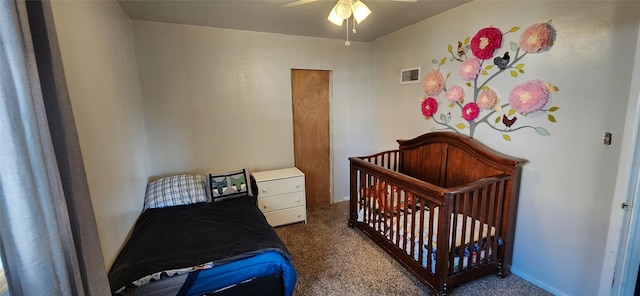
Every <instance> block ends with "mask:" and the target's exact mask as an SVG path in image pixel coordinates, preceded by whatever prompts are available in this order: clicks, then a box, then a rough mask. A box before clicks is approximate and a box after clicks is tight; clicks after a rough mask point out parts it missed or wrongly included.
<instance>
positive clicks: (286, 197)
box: [258, 191, 305, 212]
mask: <svg viewBox="0 0 640 296" xmlns="http://www.w3.org/2000/svg"><path fill="white" fill-rule="evenodd" d="M304 205H305V197H304V192H303V191H299V192H293V193H287V194H281V195H276V196H269V197H261V198H258V206H259V207H260V210H262V211H263V212H270V211H275V210H282V209H287V208H293V207H298V206H304Z"/></svg>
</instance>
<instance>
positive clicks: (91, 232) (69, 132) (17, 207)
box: [0, 0, 110, 296]
mask: <svg viewBox="0 0 640 296" xmlns="http://www.w3.org/2000/svg"><path fill="white" fill-rule="evenodd" d="M0 3H1V4H0V255H1V256H2V261H3V264H4V268H5V274H6V276H7V280H8V283H9V292H10V294H11V295H12V296H18V295H109V294H110V293H109V285H108V280H107V276H106V270H105V266H104V261H103V259H102V251H101V249H100V243H99V238H98V235H97V227H96V223H95V217H94V214H93V207H92V205H91V199H90V196H89V190H88V185H87V180H86V176H85V173H84V165H83V162H82V158H81V153H80V147H79V142H78V138H77V132H76V129H75V124H74V120H73V114H72V112H71V105H70V101H69V98H68V93H67V89H66V83H65V80H64V75H63V69H62V64H61V58H60V54H59V52H58V45H57V40H56V35H55V30H54V28H55V27H54V24H53V18H52V13H51V7H50V3H49V2H46V1H45V2H41V1H26V2H25V1H24V0H16V1H14V0H0Z"/></svg>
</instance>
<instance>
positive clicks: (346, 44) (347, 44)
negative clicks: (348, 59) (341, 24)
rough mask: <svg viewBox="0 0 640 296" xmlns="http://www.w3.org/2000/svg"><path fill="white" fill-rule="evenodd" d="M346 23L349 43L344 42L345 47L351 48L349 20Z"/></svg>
mask: <svg viewBox="0 0 640 296" xmlns="http://www.w3.org/2000/svg"><path fill="white" fill-rule="evenodd" d="M345 23H347V41H345V42H344V46H349V45H351V42H349V20H347V21H346V22H345Z"/></svg>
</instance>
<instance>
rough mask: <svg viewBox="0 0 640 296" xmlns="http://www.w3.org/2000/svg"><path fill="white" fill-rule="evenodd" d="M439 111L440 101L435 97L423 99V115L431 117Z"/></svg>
mask: <svg viewBox="0 0 640 296" xmlns="http://www.w3.org/2000/svg"><path fill="white" fill-rule="evenodd" d="M437 111H438V101H436V99H434V98H431V97H429V98H426V99H424V101H422V115H424V116H425V117H431V116H433V114H436V112H437Z"/></svg>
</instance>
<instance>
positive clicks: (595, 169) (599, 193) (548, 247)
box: [370, 1, 640, 295]
mask: <svg viewBox="0 0 640 296" xmlns="http://www.w3.org/2000/svg"><path fill="white" fill-rule="evenodd" d="M549 20H552V24H553V26H554V27H555V28H556V30H557V38H556V42H555V45H554V46H553V48H552V49H551V50H549V51H548V52H544V53H539V54H530V55H528V56H526V57H525V58H524V59H522V60H521V62H522V63H524V64H525V68H524V69H525V73H524V74H520V75H519V76H518V78H517V79H516V78H513V77H511V76H510V75H509V73H503V74H502V76H504V77H498V78H496V79H494V80H492V81H491V83H490V84H489V86H490V87H492V88H493V89H494V90H495V91H496V92H497V93H498V96H499V98H500V99H501V100H502V102H503V103H505V102H507V100H508V94H509V91H510V90H511V88H512V87H514V86H515V85H516V84H518V83H521V82H524V81H527V80H531V79H543V80H545V81H549V82H551V83H552V84H554V85H556V86H558V87H559V88H560V91H558V92H557V93H554V94H553V95H552V101H551V104H552V105H554V106H559V107H560V109H559V111H557V113H555V116H556V118H557V123H551V122H549V121H548V119H547V117H546V116H545V115H544V114H543V115H542V116H535V115H531V116H527V117H524V116H521V115H520V114H517V116H518V117H519V119H518V120H519V122H517V124H516V125H514V126H513V127H514V128H515V127H518V126H524V125H532V126H542V127H545V128H547V130H548V131H549V132H550V133H551V136H547V137H544V136H540V135H538V134H537V133H536V132H535V131H533V130H531V129H529V130H521V131H518V132H514V133H511V134H510V136H511V138H512V141H511V142H507V141H505V140H503V139H502V134H501V133H499V132H497V131H494V130H492V129H491V128H489V127H488V126H487V125H484V126H480V127H478V129H477V130H476V133H475V137H476V138H477V139H479V140H480V141H482V142H484V143H485V144H487V145H489V146H492V147H494V148H496V149H497V150H499V151H501V152H503V153H507V154H510V155H513V156H517V157H522V158H525V159H527V160H528V161H529V162H528V163H527V164H526V165H525V166H524V168H523V174H522V185H521V190H520V203H519V208H518V219H517V227H516V241H515V247H514V258H513V267H512V271H513V272H514V273H515V274H517V275H519V276H521V277H524V278H525V279H527V280H529V281H531V282H533V283H535V284H536V285H539V286H541V287H543V288H545V289H547V290H548V291H550V292H552V293H554V294H556V295H595V294H596V293H597V292H596V291H598V288H599V285H600V275H601V270H602V268H603V256H604V254H605V251H609V250H605V246H606V241H607V234H608V231H609V217H610V216H611V211H612V205H613V204H614V203H613V200H614V199H613V196H614V192H615V189H616V176H617V172H618V167H619V159H620V157H621V154H620V151H621V143H622V138H623V132H624V128H625V116H627V112H626V109H627V104H628V102H629V98H630V97H633V96H635V98H636V99H635V100H637V96H638V93H637V82H635V83H636V85H635V87H634V89H636V93H635V94H630V93H629V90H630V89H632V86H633V84H632V81H631V74H632V70H633V61H634V58H637V57H636V52H638V49H636V39H637V36H638V25H639V20H640V2H605V1H593V2H575V1H556V2H551V1H546V2H540V1H512V2H509V1H474V2H471V3H468V4H465V5H463V6H461V7H458V8H455V9H453V10H450V11H447V12H445V13H442V14H440V15H438V16H436V17H432V18H430V19H427V20H425V21H422V22H420V23H417V24H415V25H413V26H410V27H408V28H405V29H403V30H400V31H398V32H396V33H393V34H390V35H388V36H385V37H383V38H380V39H378V40H375V41H373V42H372V43H371V60H372V61H375V62H372V64H371V67H372V70H371V91H370V93H371V105H372V111H371V116H372V117H376V118H381V116H380V115H382V114H385V115H386V116H385V117H386V118H388V120H385V121H375V122H374V123H377V125H376V126H375V127H374V128H375V130H377V131H378V133H377V134H376V135H378V137H377V140H376V143H375V146H379V147H386V148H390V147H396V143H395V142H394V140H395V139H397V138H406V137H412V136H415V135H418V134H421V133H424V132H428V131H430V130H431V129H432V128H434V127H438V126H437V125H436V124H434V121H433V120H430V121H426V120H425V119H424V116H423V115H422V114H421V111H420V100H419V99H420V98H421V97H423V96H424V94H423V93H422V90H421V86H420V84H412V85H399V84H398V83H397V82H396V81H397V74H396V73H398V71H399V70H400V69H401V68H408V67H413V66H421V67H422V71H423V77H424V74H425V73H427V72H428V71H430V70H432V69H435V68H437V66H438V65H434V64H433V63H432V59H437V60H438V61H439V60H440V59H441V58H443V57H450V55H449V53H448V51H447V46H448V44H453V45H454V50H455V45H457V41H458V40H464V38H466V37H468V36H469V37H473V35H474V34H475V33H476V32H477V31H478V30H479V29H481V28H484V27H488V26H495V27H498V28H500V29H501V30H502V32H506V31H508V30H509V29H511V28H512V27H521V29H520V31H519V32H517V33H515V34H507V35H505V40H504V41H503V47H502V49H501V50H500V53H503V52H504V51H506V50H508V49H509V47H510V45H509V42H516V43H517V42H518V38H519V36H520V34H521V33H522V31H523V30H524V29H525V28H526V27H528V26H529V25H531V24H533V23H537V22H546V21H549ZM511 54H512V56H513V52H511ZM490 64H492V61H487V62H486V63H485V64H484V66H486V65H490ZM458 67H459V64H458V63H453V62H450V61H447V63H446V64H445V65H443V66H442V69H441V71H442V72H443V73H444V74H445V75H446V74H447V73H449V72H451V74H452V75H451V78H450V79H449V80H448V82H447V85H453V84H460V85H464V82H463V81H461V79H460V78H459V77H458V74H457V70H458ZM491 73H493V72H491ZM486 77H488V76H485V78H486ZM479 81H480V82H482V81H484V78H481V79H480V80H479ZM467 95H468V96H470V97H471V96H472V93H470V94H467ZM437 98H438V99H439V100H440V101H441V104H440V106H439V108H440V109H441V110H446V111H451V112H452V117H453V118H454V119H453V120H454V121H461V119H459V118H460V113H459V112H460V111H459V110H460V109H456V108H451V109H449V107H448V105H449V104H448V102H447V101H446V99H445V98H444V96H443V95H440V96H438V97H437ZM467 99H469V97H467ZM446 111H445V112H446ZM436 116H439V115H436ZM493 118H494V117H492V118H491V119H493ZM490 121H491V122H493V120H490ZM604 131H611V132H612V133H613V145H612V146H611V147H605V146H604V145H602V138H603V133H604ZM627 135H629V133H627ZM628 159H629V158H628V157H627V160H628ZM623 178H624V176H623ZM618 205H619V204H616V207H619V206H618ZM612 251H616V250H612ZM608 283H609V284H610V283H611V277H609V279H608ZM605 288H606V287H605ZM605 290H606V289H605Z"/></svg>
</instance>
